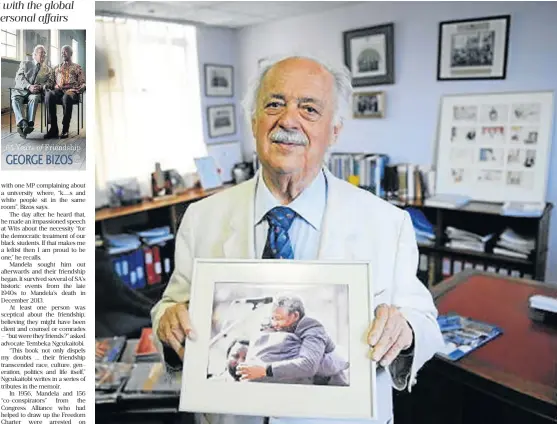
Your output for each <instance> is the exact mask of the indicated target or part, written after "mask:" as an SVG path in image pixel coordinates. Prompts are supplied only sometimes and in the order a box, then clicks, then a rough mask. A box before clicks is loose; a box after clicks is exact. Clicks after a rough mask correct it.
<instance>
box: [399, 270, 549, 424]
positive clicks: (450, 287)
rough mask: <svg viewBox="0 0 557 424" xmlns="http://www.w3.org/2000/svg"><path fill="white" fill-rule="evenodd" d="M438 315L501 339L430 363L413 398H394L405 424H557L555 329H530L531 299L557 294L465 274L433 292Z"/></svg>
mask: <svg viewBox="0 0 557 424" xmlns="http://www.w3.org/2000/svg"><path fill="white" fill-rule="evenodd" d="M432 292H433V296H434V298H435V302H436V304H437V307H438V310H439V313H440V314H445V313H448V312H455V313H458V314H460V315H464V316H468V317H471V318H474V319H478V320H480V321H485V322H487V323H491V324H495V325H498V326H500V327H501V328H502V329H503V331H504V334H503V335H502V336H500V337H498V338H497V339H495V340H493V341H491V342H489V343H488V344H486V345H485V346H482V347H481V348H479V349H477V350H476V351H474V352H472V353H470V354H469V355H467V356H465V357H464V358H462V359H461V360H460V361H457V362H451V361H448V360H445V359H443V358H440V357H435V358H434V359H433V360H432V361H430V362H429V363H428V364H426V366H425V367H424V368H423V369H422V371H420V372H419V373H418V384H417V385H416V386H415V388H414V389H413V390H412V394H411V395H407V394H396V396H395V417H396V419H397V424H399V423H400V422H402V423H425V422H427V423H428V424H430V423H450V424H453V423H454V424H460V423H463V424H464V423H472V422H473V423H474V424H477V423H505V424H507V423H528V424H531V423H536V424H537V423H543V424H546V423H557V328H555V327H550V326H547V325H545V324H541V323H537V322H534V321H532V320H531V319H530V318H529V316H528V298H529V297H530V296H531V295H533V294H545V295H551V296H557V288H555V287H551V286H548V285H546V284H541V283H538V282H533V281H527V280H519V279H512V278H507V277H502V276H497V275H493V274H487V273H481V272H478V271H473V270H467V271H465V272H462V273H460V274H457V275H455V276H454V277H452V278H451V279H449V280H446V281H444V282H442V283H440V284H439V285H438V286H436V287H435V288H434V289H433V290H432Z"/></svg>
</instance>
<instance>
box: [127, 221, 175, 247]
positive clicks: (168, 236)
mask: <svg viewBox="0 0 557 424" xmlns="http://www.w3.org/2000/svg"><path fill="white" fill-rule="evenodd" d="M135 235H136V236H138V237H139V239H140V240H141V241H142V242H143V243H144V244H146V245H147V246H153V245H155V244H163V243H164V242H166V241H169V240H173V239H174V234H172V233H171V231H170V227H169V226H164V227H157V228H150V229H147V230H143V231H137V232H136V233H135Z"/></svg>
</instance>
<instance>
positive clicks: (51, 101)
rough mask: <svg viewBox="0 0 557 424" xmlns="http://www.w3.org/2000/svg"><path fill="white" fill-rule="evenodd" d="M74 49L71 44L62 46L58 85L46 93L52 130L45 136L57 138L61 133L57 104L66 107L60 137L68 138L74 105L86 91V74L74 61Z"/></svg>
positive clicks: (56, 71) (55, 75) (57, 72)
mask: <svg viewBox="0 0 557 424" xmlns="http://www.w3.org/2000/svg"><path fill="white" fill-rule="evenodd" d="M72 56H73V50H72V48H71V47H70V46H64V47H62V63H61V64H60V65H58V66H56V67H55V68H54V79H55V83H56V85H55V86H54V90H52V91H49V92H48V93H47V94H46V105H47V107H48V114H49V120H50V130H48V132H47V133H46V134H45V136H44V138H45V139H48V138H57V137H58V135H59V130H58V118H57V116H56V105H58V104H61V105H62V106H63V107H64V117H63V118H62V134H60V138H68V136H69V134H68V131H69V129H70V122H71V120H72V110H73V105H74V104H75V103H76V102H77V100H78V97H77V95H78V94H79V93H83V91H85V75H84V74H83V69H82V68H81V66H79V65H78V64H77V63H74V62H72Z"/></svg>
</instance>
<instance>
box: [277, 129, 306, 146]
mask: <svg viewBox="0 0 557 424" xmlns="http://www.w3.org/2000/svg"><path fill="white" fill-rule="evenodd" d="M270 138H271V141H275V142H279V143H289V144H298V145H301V146H306V145H307V144H308V142H309V140H308V138H307V137H306V135H305V134H304V133H303V132H301V131H298V130H294V131H288V130H285V129H283V128H278V129H276V130H275V131H273V132H272V133H271V137H270Z"/></svg>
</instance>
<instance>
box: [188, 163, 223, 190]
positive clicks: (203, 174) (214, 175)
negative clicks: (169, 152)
mask: <svg viewBox="0 0 557 424" xmlns="http://www.w3.org/2000/svg"><path fill="white" fill-rule="evenodd" d="M194 162H195V167H196V168H197V175H199V182H200V183H201V188H203V190H211V189H213V188H218V187H221V186H222V185H223V183H222V178H221V175H220V173H219V169H218V168H217V163H216V161H215V159H214V158H213V157H211V156H204V157H201V158H195V159H194Z"/></svg>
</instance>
